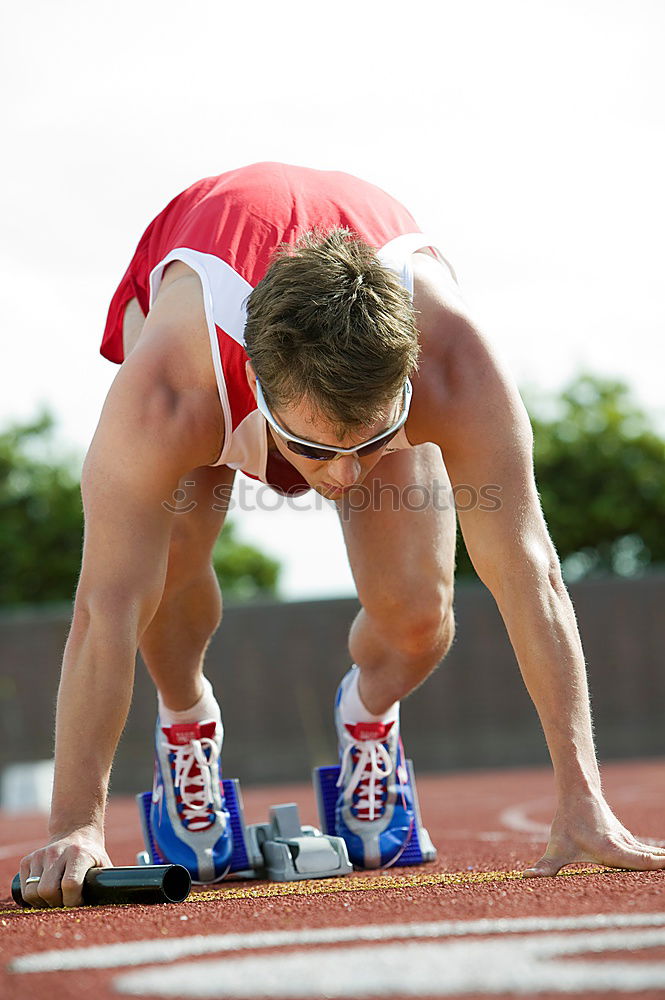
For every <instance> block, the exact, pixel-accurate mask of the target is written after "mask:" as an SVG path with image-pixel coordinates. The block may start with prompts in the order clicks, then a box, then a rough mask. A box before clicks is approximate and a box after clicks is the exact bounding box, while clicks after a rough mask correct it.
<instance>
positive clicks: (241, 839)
mask: <svg viewBox="0 0 665 1000" xmlns="http://www.w3.org/2000/svg"><path fill="white" fill-rule="evenodd" d="M222 784H223V786H224V798H225V799H226V807H227V809H228V811H229V816H230V817H231V831H232V833H233V854H232V855H231V866H230V868H229V872H228V874H229V875H233V876H234V877H235V878H256V877H257V876H256V873H255V866H256V862H257V860H258V859H257V858H252V857H251V856H250V849H249V845H250V841H249V837H248V833H247V827H246V826H245V818H244V811H243V804H242V794H241V792H240V784H239V782H238V779H237V778H225V779H224V781H223V782H222ZM151 802H152V792H141V794H140V795H137V796H136V803H137V805H138V807H139V817H140V820H141V830H142V831H143V842H144V844H145V846H146V849H145V851H141V853H140V854H138V855H137V856H136V860H137V862H138V863H139V864H140V865H165V864H169V862H168V860H167V859H166V858H164V857H163V856H162V854H161V853H160V851H159V848H158V846H157V842H156V841H155V837H154V834H153V831H152V824H151V823H150V805H151Z"/></svg>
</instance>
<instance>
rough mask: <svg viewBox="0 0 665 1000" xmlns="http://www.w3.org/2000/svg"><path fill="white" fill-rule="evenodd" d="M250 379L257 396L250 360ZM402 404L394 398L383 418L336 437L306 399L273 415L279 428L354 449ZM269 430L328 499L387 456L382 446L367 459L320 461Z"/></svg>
mask: <svg viewBox="0 0 665 1000" xmlns="http://www.w3.org/2000/svg"><path fill="white" fill-rule="evenodd" d="M247 380H248V382H249V384H250V387H251V389H252V391H253V393H254V396H255V397H256V377H255V376H254V372H253V370H252V367H251V364H249V362H248V363H247ZM400 406H401V399H400V400H395V404H394V406H393V407H392V408H390V410H389V412H388V413H387V414H386V416H385V418H384V419H381V420H377V421H376V422H375V423H374V424H370V425H368V426H367V427H364V428H363V429H362V431H360V432H358V433H349V434H345V435H344V436H343V437H341V438H340V437H338V436H337V434H336V432H335V429H334V427H333V425H332V424H331V423H330V422H329V421H326V420H325V419H324V418H323V417H321V416H320V415H318V414H317V413H316V411H315V409H314V408H313V407H312V405H311V403H310V402H308V400H306V399H304V400H302V401H300V402H299V403H297V404H294V405H292V406H285V407H281V408H280V409H279V410H275V411H274V412H273V417H274V418H275V420H276V421H277V422H278V423H279V425H280V427H283V428H284V430H285V431H289V432H290V433H291V434H293V435H295V436H296V437H300V438H305V439H306V440H307V441H312V442H316V444H322V445H327V446H329V447H331V448H352V447H353V446H354V445H355V444H357V445H361V444H363V443H364V442H365V441H367V440H369V438H371V437H374V435H375V434H380V433H381V431H382V430H385V429H386V428H387V427H389V426H390V425H391V424H392V423H394V422H395V420H396V419H397V417H398V415H399V411H400ZM268 433H269V434H271V436H272V439H273V441H274V442H275V447H276V448H277V450H278V451H279V453H280V454H281V455H283V457H284V458H285V459H286V460H287V462H290V464H291V465H292V466H293V467H294V468H295V469H297V470H298V472H299V473H300V475H301V476H302V477H303V479H305V480H306V481H307V482H308V483H309V485H310V486H311V487H312V488H313V489H315V490H316V492H317V493H320V494H321V496H323V497H325V498H326V499H327V500H341V499H342V497H343V496H344V494H345V493H348V491H349V490H350V489H351V488H352V487H353V486H358V485H359V484H360V483H362V482H363V480H364V479H365V477H366V476H367V474H368V473H369V472H370V471H371V470H372V469H373V468H374V466H375V465H376V464H377V462H379V461H380V459H381V458H382V456H383V455H384V449H379V450H378V451H377V452H373V453H372V454H370V455H367V456H365V457H364V458H359V457H358V455H340V456H339V457H338V458H335V459H332V460H331V461H328V462H319V461H315V460H313V459H309V458H304V457H303V456H302V455H296V454H295V453H294V452H292V451H291V450H290V449H289V448H288V446H287V444H286V442H285V441H284V439H283V438H282V437H281V436H280V435H279V434H278V433H277V432H276V431H274V430H273V429H272V427H270V425H268Z"/></svg>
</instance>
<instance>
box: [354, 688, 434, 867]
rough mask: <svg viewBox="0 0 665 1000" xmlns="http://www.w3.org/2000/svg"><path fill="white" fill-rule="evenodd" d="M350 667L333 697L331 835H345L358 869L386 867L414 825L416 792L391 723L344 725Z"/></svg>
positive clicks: (401, 846)
mask: <svg viewBox="0 0 665 1000" xmlns="http://www.w3.org/2000/svg"><path fill="white" fill-rule="evenodd" d="M351 679H352V671H350V672H349V673H348V674H347V675H346V676H345V677H344V678H343V680H342V683H341V684H340V686H339V688H338V690H337V697H336V699H335V726H336V728H337V738H338V740H339V754H340V766H339V779H338V781H337V787H338V789H339V795H338V797H337V805H336V808H335V833H336V834H337V836H338V837H343V839H344V841H345V842H346V846H347V849H348V852H349V858H350V860H351V861H352V863H353V864H354V865H355V866H356V867H357V868H388V867H389V866H390V865H393V864H395V862H396V861H397V859H398V858H399V857H400V855H401V854H402V852H403V851H404V849H405V848H406V846H407V844H408V843H409V840H410V839H411V834H412V833H413V830H414V828H415V825H416V815H415V808H414V795H413V789H412V787H411V781H410V779H409V772H408V769H407V766H406V760H405V757H404V747H403V746H402V741H401V739H400V734H399V718H397V719H396V720H395V721H394V722H357V723H355V724H352V725H350V724H348V723H345V722H344V721H343V719H342V716H341V712H340V702H341V699H342V694H343V692H344V689H345V687H346V685H347V684H349V683H350V682H351Z"/></svg>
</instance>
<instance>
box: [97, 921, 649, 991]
mask: <svg viewBox="0 0 665 1000" xmlns="http://www.w3.org/2000/svg"><path fill="white" fill-rule="evenodd" d="M663 945H665V928H662V927H660V928H657V929H651V928H642V929H640V930H629V931H627V930H620V931H617V930H612V931H607V930H606V931H595V932H592V933H583V934H567V935H565V934H552V933H549V934H548V933H545V934H531V935H519V936H514V937H511V936H506V937H482V938H477V937H476V938H467V939H462V940H459V939H458V940H440V941H418V942H415V941H406V942H405V941H401V940H400V941H399V942H392V943H391V944H373V945H372V947H367V946H364V947H363V946H359V945H353V946H350V947H349V946H347V947H345V948H344V947H333V948H325V949H324V948H302V949H300V950H297V951H290V952H287V953H284V952H277V953H274V952H272V953H269V954H264V955H261V954H259V955H256V954H254V955H251V956H242V957H240V956H233V957H227V958H221V959H217V960H208V961H197V962H188V963H182V964H181V965H178V966H175V968H174V967H170V968H168V969H165V968H154V967H152V968H147V969H142V970H139V971H133V972H129V973H124V974H122V975H120V976H118V977H116V979H115V980H114V981H113V987H114V989H115V990H116V991H117V992H119V993H124V994H131V995H133V996H140V997H144V996H146V995H150V996H158V997H178V998H183V997H185V998H188V997H191V998H202V1000H203V998H214V997H219V998H238V997H242V998H250V997H251V998H257V997H261V998H264V997H265V998H280V1000H283V998H286V997H289V998H292V997H294V998H303V1000H305V998H308V1000H309V998H311V997H340V998H349V1000H358V998H361V997H377V996H380V997H401V996H419V997H422V996H431V997H442V996H444V997H445V996H459V995H460V994H468V993H474V994H481V995H485V996H487V995H492V994H494V995H496V994H501V995H502V996H504V997H505V996H506V995H509V996H515V995H516V994H517V995H520V996H524V995H528V996H537V995H538V994H540V993H544V992H549V993H564V994H569V993H577V994H578V995H579V993H583V994H586V993H587V992H589V991H591V992H593V993H595V994H596V995H598V994H599V993H601V995H602V996H608V994H615V993H617V992H619V993H621V992H630V993H635V992H636V991H641V990H645V989H657V990H660V989H661V988H663V987H665V962H663V961H658V960H656V961H653V960H652V961H645V960H641V961H639V962H631V961H625V960H623V961H622V960H621V959H617V958H616V957H614V958H604V961H603V962H602V963H599V962H597V961H593V958H592V960H591V961H589V959H588V958H587V960H586V961H585V960H584V959H583V958H582V956H585V955H587V956H588V955H592V956H594V957H604V955H605V953H607V952H614V953H616V952H624V953H625V952H631V951H638V950H644V949H649V948H660V947H662V946H663ZM571 957H572V958H573V961H570V958H571ZM580 958H582V960H581V961H580ZM601 991H602V992H601ZM659 995H660V993H659Z"/></svg>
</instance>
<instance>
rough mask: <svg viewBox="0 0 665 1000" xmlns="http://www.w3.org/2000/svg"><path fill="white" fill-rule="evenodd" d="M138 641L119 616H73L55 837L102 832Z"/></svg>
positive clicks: (52, 827)
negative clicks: (84, 829)
mask: <svg viewBox="0 0 665 1000" xmlns="http://www.w3.org/2000/svg"><path fill="white" fill-rule="evenodd" d="M135 661H136V640H135V632H134V630H133V629H131V628H129V627H127V623H126V622H124V621H123V619H122V617H121V616H113V615H103V616H102V615H100V614H96V615H92V616H90V615H84V616H81V615H79V616H77V615H76V614H75V616H74V622H73V624H72V628H71V631H70V634H69V638H68V640H67V645H66V647H65V655H64V660H63V668H62V677H61V680H60V688H59V692H58V707H57V714H56V744H55V782H54V789H53V802H52V808H51V818H50V821H49V832H50V834H51V835H52V836H53V837H56V836H61V835H63V834H66V833H69V832H70V831H72V830H74V829H80V828H82V827H92V828H93V829H95V830H97V831H99V832H101V831H102V829H103V824H104V809H105V805H106V795H107V789H108V782H109V775H110V772H111V765H112V763H113V757H114V754H115V750H116V747H117V745H118V741H119V739H120V735H121V733H122V730H123V727H124V725H125V721H126V718H127V713H128V711H129V706H130V704H131V698H132V689H133V685H134V669H135Z"/></svg>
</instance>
